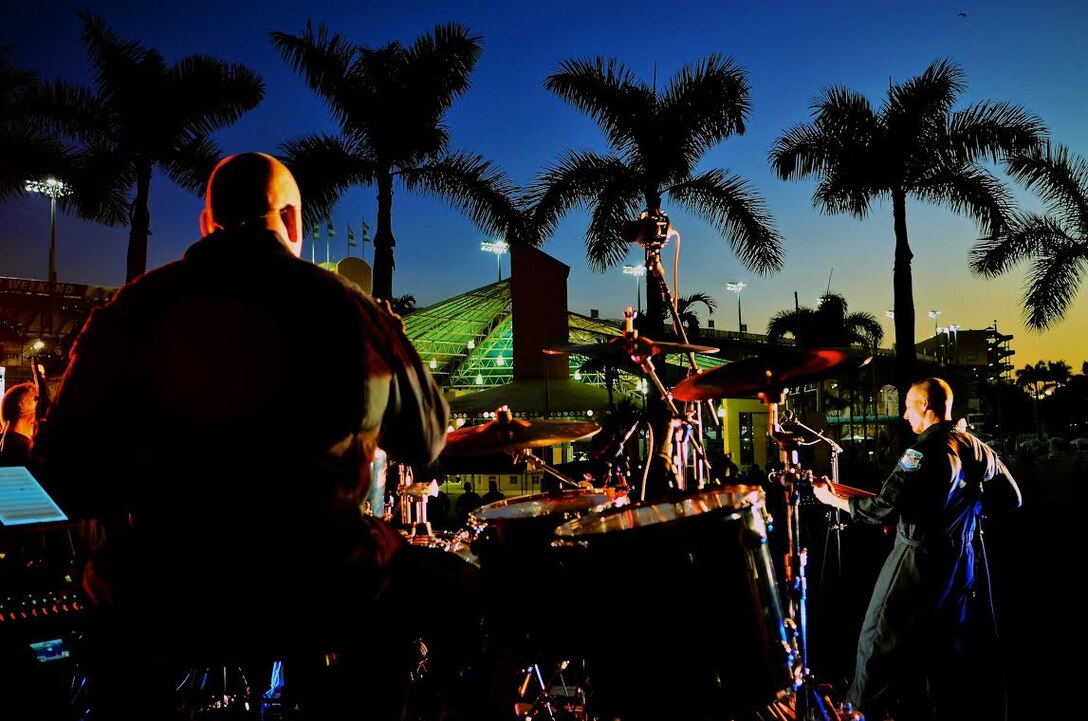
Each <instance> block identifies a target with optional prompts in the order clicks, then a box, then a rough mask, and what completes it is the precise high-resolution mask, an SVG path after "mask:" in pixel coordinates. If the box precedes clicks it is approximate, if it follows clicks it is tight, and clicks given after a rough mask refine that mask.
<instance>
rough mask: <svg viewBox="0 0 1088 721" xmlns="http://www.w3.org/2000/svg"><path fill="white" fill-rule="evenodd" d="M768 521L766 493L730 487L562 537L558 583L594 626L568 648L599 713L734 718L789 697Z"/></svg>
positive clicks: (612, 516)
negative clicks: (583, 668)
mask: <svg viewBox="0 0 1088 721" xmlns="http://www.w3.org/2000/svg"><path fill="white" fill-rule="evenodd" d="M767 522H768V517H767V514H766V510H765V507H764V497H763V491H762V489H760V488H759V487H757V486H725V487H722V488H719V489H716V490H713V491H709V492H704V493H699V494H696V495H692V496H689V497H687V498H684V499H683V500H680V501H678V502H670V503H657V504H652V505H635V506H629V507H626V508H619V509H610V510H606V511H604V512H600V513H592V514H588V515H584V516H582V517H580V518H577V519H574V520H571V521H569V522H566V523H564V524H562V525H561V526H559V527H558V528H557V529H556V532H555V534H556V537H557V539H558V540H557V541H556V542H555V544H554V548H553V550H554V552H555V553H556V558H557V564H558V566H559V568H560V569H561V570H560V575H561V577H562V578H563V580H564V584H565V585H567V586H568V587H570V588H571V589H572V595H573V594H576V595H577V596H578V597H579V598H580V599H581V604H580V605H581V608H583V609H584V610H585V611H586V615H585V616H584V617H583V618H592V619H594V622H593V623H589V624H582V625H581V626H579V627H577V628H575V629H572V630H573V631H574V633H573V634H571V639H572V640H574V641H575V642H578V643H577V648H576V649H574V651H575V653H576V654H577V655H578V656H580V657H582V658H584V659H585V660H586V663H587V666H588V672H589V675H590V677H591V678H592V679H593V681H594V695H593V703H594V704H595V710H596V711H597V712H599V713H601V714H603V715H605V716H607V715H608V714H612V715H616V716H620V717H622V718H624V719H625V720H626V719H628V718H651V717H661V716H662V714H664V715H665V716H666V717H672V718H732V715H733V714H735V713H740V712H743V711H746V710H750V709H753V708H757V707H760V706H763V705H766V704H768V703H770V702H771V701H773V700H774V698H775V697H776V695H778V694H779V693H781V692H783V691H785V690H786V689H788V688H789V687H790V685H791V683H792V664H793V662H794V658H793V655H794V654H793V652H792V647H791V645H790V641H789V637H788V634H787V631H786V626H785V623H784V621H783V614H782V603H781V601H780V599H779V596H778V586H777V583H776V581H775V576H774V567H773V565H772V560H771V556H770V553H769V551H768V547H767ZM602 619H611V620H610V621H609V622H608V623H602ZM693 649H699V650H698V651H696V652H694V653H692V650H693Z"/></svg>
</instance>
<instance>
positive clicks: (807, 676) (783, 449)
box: [759, 388, 838, 721]
mask: <svg viewBox="0 0 1088 721" xmlns="http://www.w3.org/2000/svg"><path fill="white" fill-rule="evenodd" d="M788 390H789V389H787V388H782V389H781V390H780V391H777V392H775V394H774V395H773V396H772V394H771V393H770V392H766V393H760V394H759V398H760V400H762V401H763V402H764V403H765V404H766V406H767V411H768V412H767V425H768V432H769V434H770V436H771V437H772V438H774V440H775V442H777V443H778V448H779V452H780V455H781V459H782V470H781V471H780V472H779V473H780V475H781V478H780V479H779V480H780V485H781V486H782V487H783V488H786V489H787V490H788V497H789V512H788V513H787V515H786V537H787V539H788V541H789V550H788V551H787V554H786V585H787V588H788V589H789V599H788V600H789V604H788V613H787V615H788V616H789V622H790V624H791V625H792V626H793V628H792V630H793V634H794V643H795V646H796V659H797V667H796V668H795V669H794V671H793V684H794V710H795V716H794V717H795V718H797V719H804V720H805V721H835V720H836V719H838V714H837V713H835V712H834V711H832V710H831V708H830V706H831V705H830V702H829V701H828V700H827V699H826V698H825V697H824V696H823V695H821V693H820V691H819V688H818V687H817V685H816V680H815V677H814V676H813V674H812V672H811V670H810V669H809V667H808V636H807V634H808V618H807V615H806V611H805V601H806V598H805V595H806V593H807V590H808V588H807V582H806V581H805V565H806V563H807V561H808V549H806V548H804V547H803V546H802V545H801V534H800V527H801V511H800V509H801V484H800V481H801V478H802V476H803V472H802V471H801V467H800V465H799V464H798V462H797V446H798V445H799V443H800V440H801V439H800V437H799V436H797V435H796V434H793V433H788V432H786V431H784V430H782V426H781V425H779V422H778V404H779V403H782V402H783V401H784V400H785V397H786V393H787V392H788Z"/></svg>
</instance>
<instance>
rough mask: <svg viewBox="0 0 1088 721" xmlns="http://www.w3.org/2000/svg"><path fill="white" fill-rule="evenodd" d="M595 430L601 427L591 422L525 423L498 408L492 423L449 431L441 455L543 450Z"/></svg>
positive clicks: (576, 438)
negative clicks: (526, 449) (529, 449)
mask: <svg viewBox="0 0 1088 721" xmlns="http://www.w3.org/2000/svg"><path fill="white" fill-rule="evenodd" d="M599 430H601V427H600V426H599V425H597V424H596V423H593V422H591V421H561V420H554V421H553V420H540V421H527V420H524V419H522V418H514V417H512V415H511V414H510V410H509V409H499V410H498V411H496V417H495V420H493V421H489V422H487V423H484V424H483V425H479V426H467V427H465V428H458V429H457V430H455V431H450V432H449V433H448V434H447V435H446V448H445V450H443V451H442V453H443V454H445V455H451V456H468V455H476V454H484V453H499V452H502V451H519V450H522V449H525V448H543V447H545V446H554V445H555V444H557V443H565V442H567V441H577V440H581V439H583V438H589V437H590V436H592V435H593V434H594V433H596V432H597V431H599Z"/></svg>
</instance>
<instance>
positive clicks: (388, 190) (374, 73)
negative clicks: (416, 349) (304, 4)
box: [271, 23, 529, 299]
mask: <svg viewBox="0 0 1088 721" xmlns="http://www.w3.org/2000/svg"><path fill="white" fill-rule="evenodd" d="M271 38H272V45H273V46H274V47H275V48H276V49H277V50H279V52H280V54H281V55H282V56H283V58H284V60H285V61H286V62H287V63H288V64H289V65H291V67H293V68H294V69H295V70H296V71H297V72H299V73H301V74H302V76H303V77H304V78H305V79H306V83H307V84H308V85H309V87H310V89H311V90H313V91H314V92H315V93H316V94H317V95H318V96H320V97H321V99H322V100H324V101H325V104H326V105H327V106H328V108H329V111H330V112H331V114H332V116H333V118H334V119H335V120H336V122H337V124H338V125H339V126H340V132H341V135H340V137H332V136H328V135H307V136H302V137H298V138H295V139H292V140H290V141H288V142H286V143H284V145H283V150H284V152H285V154H286V155H287V157H288V163H289V165H290V166H291V170H292V172H293V173H294V174H295V176H296V178H297V179H298V182H299V186H300V188H301V189H302V191H303V195H304V197H306V198H307V203H306V205H307V207H306V208H305V210H304V212H305V217H306V222H307V223H310V222H312V221H316V220H321V219H323V218H325V217H327V216H328V215H329V214H330V213H331V211H332V208H333V206H334V205H335V204H336V202H337V201H338V200H339V199H340V197H341V195H343V193H344V192H345V191H346V190H347V189H349V188H351V187H353V186H355V185H371V184H375V185H377V187H378V219H377V228H376V231H375V234H374V288H373V291H374V295H375V296H376V297H379V298H387V299H390V298H393V269H394V259H393V248H394V246H395V245H396V240H395V239H394V237H393V225H392V210H393V185H394V180H399V181H400V183H401V184H402V185H403V186H404V187H405V188H406V189H408V190H416V191H421V192H424V193H428V194H433V195H437V196H439V197H443V198H445V199H447V200H448V201H450V202H451V203H452V204H453V205H454V206H455V207H457V208H458V209H459V210H461V211H462V212H464V213H465V214H466V215H467V216H468V217H469V219H470V220H471V221H472V222H473V223H474V224H476V226H477V227H479V228H480V229H481V230H482V231H483V232H484V233H486V234H489V235H496V236H502V237H505V238H506V239H507V240H512V241H529V239H528V238H526V237H525V235H524V232H523V230H522V229H523V227H524V225H525V224H524V221H523V215H522V214H521V213H520V211H519V210H518V209H517V207H516V205H515V202H514V200H513V198H514V196H515V187H514V185H513V184H512V183H511V182H510V181H509V180H508V179H507V177H506V175H505V174H504V173H503V172H501V171H500V170H499V169H497V168H496V167H494V166H493V165H492V163H491V162H490V161H487V160H485V159H483V158H482V157H480V156H479V155H472V154H469V153H467V152H450V151H449V145H450V135H449V131H448V130H447V128H446V126H445V125H444V117H445V115H446V112H447V111H448V110H449V108H450V106H451V105H452V103H453V101H454V100H455V99H457V98H458V97H460V96H461V95H462V94H463V93H464V92H465V91H466V90H468V88H469V84H470V83H469V76H470V74H471V73H472V70H473V68H474V67H475V65H476V61H477V60H478V59H479V57H480V54H481V45H480V37H479V36H476V35H473V34H471V33H470V32H469V30H468V29H467V28H465V27H464V26H462V25H460V24H458V23H449V24H446V25H439V26H436V27H435V28H434V30H433V31H432V32H429V33H425V34H424V35H422V36H420V37H419V38H418V39H417V40H416V41H415V42H414V43H413V44H412V45H411V46H410V47H405V46H403V45H401V44H400V43H398V42H395V41H394V42H390V43H388V44H386V45H384V46H382V47H379V48H371V47H368V46H360V45H356V44H355V43H352V42H350V41H348V40H346V39H344V38H343V37H341V35H340V34H339V33H334V34H331V35H330V34H329V30H328V28H326V27H325V26H324V25H321V26H319V28H318V30H317V32H316V33H315V32H314V29H313V27H312V26H311V25H310V24H309V23H307V26H306V29H305V30H304V31H303V32H302V33H300V34H298V35H291V34H288V33H283V32H272V33H271Z"/></svg>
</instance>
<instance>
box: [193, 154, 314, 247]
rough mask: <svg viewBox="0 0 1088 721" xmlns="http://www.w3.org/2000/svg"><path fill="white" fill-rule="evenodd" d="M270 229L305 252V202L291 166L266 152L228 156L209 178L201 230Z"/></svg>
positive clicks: (285, 242)
mask: <svg viewBox="0 0 1088 721" xmlns="http://www.w3.org/2000/svg"><path fill="white" fill-rule="evenodd" d="M252 227H256V228H267V229H268V230H274V231H276V232H277V233H278V234H279V236H280V239H281V240H282V241H283V243H284V245H286V246H287V247H288V248H289V249H290V250H291V252H293V253H294V254H295V255H298V254H299V252H300V251H301V249H302V198H301V196H300V194H299V190H298V184H297V183H296V182H295V178H294V176H293V175H291V171H290V170H288V169H287V166H286V165H284V164H283V163H281V162H280V161H279V160H276V159H275V158H273V157H272V156H271V155H265V154H264V153H239V154H237V155H231V156H230V157H227V158H224V159H223V160H221V161H220V162H219V165H217V166H215V170H213V171H212V174H211V177H210V178H209V179H208V192H207V195H206V196H205V200H204V212H203V213H201V215H200V230H201V232H202V233H204V234H205V235H207V234H209V233H212V232H214V231H216V230H232V229H237V228H252Z"/></svg>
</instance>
